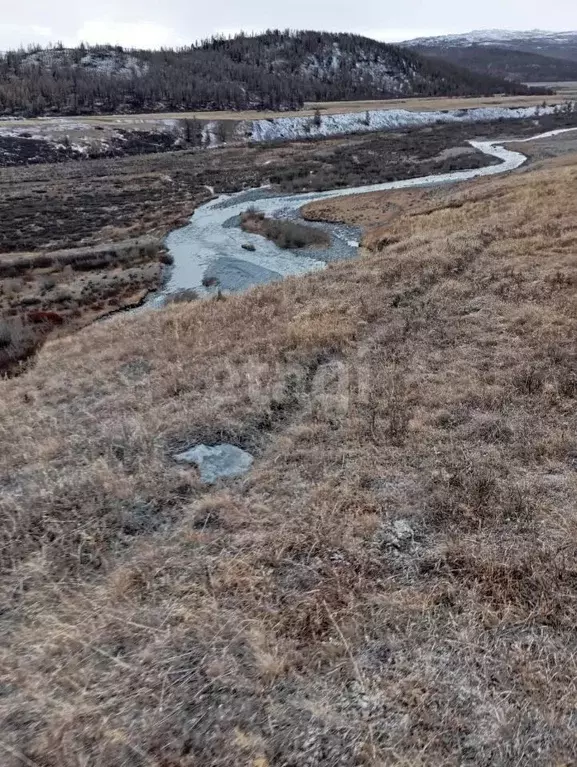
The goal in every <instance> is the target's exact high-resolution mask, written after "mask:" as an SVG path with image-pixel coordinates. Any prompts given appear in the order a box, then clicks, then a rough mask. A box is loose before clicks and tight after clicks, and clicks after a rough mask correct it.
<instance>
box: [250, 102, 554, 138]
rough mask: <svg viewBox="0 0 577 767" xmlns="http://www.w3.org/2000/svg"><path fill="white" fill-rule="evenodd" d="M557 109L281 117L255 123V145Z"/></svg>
mask: <svg viewBox="0 0 577 767" xmlns="http://www.w3.org/2000/svg"><path fill="white" fill-rule="evenodd" d="M556 109H557V107H554V106H551V107H539V106H535V107H518V108H513V109H511V108H509V107H479V108H477V109H456V110H446V111H437V112H411V111H409V110H407V109H377V110H370V111H369V112H368V113H367V112H357V113H349V114H339V115H322V116H321V121H320V125H315V121H314V118H312V117H278V118H276V119H275V120H253V121H252V140H253V141H279V140H283V139H284V140H286V139H299V138H317V137H326V136H338V135H342V134H346V133H370V132H372V131H380V130H397V129H401V128H411V127H418V126H427V125H435V124H437V123H475V122H488V121H491V120H501V119H503V120H522V119H527V118H531V117H538V116H542V115H548V114H554V113H555V110H556Z"/></svg>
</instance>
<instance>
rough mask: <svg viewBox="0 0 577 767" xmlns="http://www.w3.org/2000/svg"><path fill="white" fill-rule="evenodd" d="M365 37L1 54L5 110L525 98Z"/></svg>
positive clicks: (273, 36)
mask: <svg viewBox="0 0 577 767" xmlns="http://www.w3.org/2000/svg"><path fill="white" fill-rule="evenodd" d="M526 92H528V91H527V88H526V87H524V86H522V85H520V84H519V83H512V82H510V81H506V80H504V79H502V78H499V77H495V76H493V75H487V74H484V73H483V74H478V73H474V72H470V71H468V70H466V69H463V68H461V67H458V66H455V65H453V64H451V63H445V62H441V61H437V60H435V61H433V60H431V59H430V58H426V57H423V56H421V55H420V54H419V53H415V52H413V51H410V50H407V49H406V48H400V47H397V46H392V45H387V44H385V43H380V42H377V41H375V40H370V39H369V38H366V37H360V36H358V35H350V34H329V33H326V32H294V33H293V32H279V31H273V32H267V33H265V34H262V35H255V36H245V35H239V36H237V37H234V38H232V39H224V38H216V39H212V40H209V41H206V42H204V43H201V44H200V45H195V46H191V47H190V48H183V49H179V50H177V51H174V50H162V51H147V50H129V51H127V50H123V49H122V48H119V47H111V46H100V47H91V48H86V47H85V46H80V47H78V48H62V47H60V48H53V49H47V50H43V49H41V48H36V49H31V50H28V51H12V52H9V53H6V54H4V55H2V56H0V114H5V115H13V114H27V115H42V114H92V113H105V112H108V113H110V112H112V113H114V112H139V111H158V112H162V111H179V110H208V109H263V108H266V109H277V110H284V109H290V108H294V107H299V106H301V105H302V104H303V102H305V101H337V100H346V99H379V98H397V97H407V96H433V95H436V96H464V95H475V96H485V95H490V94H494V93H512V94H520V93H526Z"/></svg>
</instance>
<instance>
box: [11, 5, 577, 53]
mask: <svg viewBox="0 0 577 767" xmlns="http://www.w3.org/2000/svg"><path fill="white" fill-rule="evenodd" d="M0 1H1V4H2V7H1V13H0V50H6V49H7V48H14V47H17V46H19V45H20V44H24V45H27V44H29V43H36V42H37V43H41V44H43V45H46V44H47V43H48V42H55V41H57V40H62V41H63V42H64V43H65V44H66V45H73V44H76V43H79V42H81V41H84V42H87V43H115V44H120V45H124V46H133V47H160V46H163V45H164V46H178V45H189V44H190V43H192V42H194V41H195V40H198V39H202V38H205V37H209V36H211V35H213V34H217V33H220V32H223V33H225V34H228V33H232V32H237V31H239V30H241V29H243V30H245V31H246V32H251V31H260V30H263V29H266V28H281V29H284V28H287V27H290V28H292V29H328V30H331V31H340V32H345V31H346V32H358V33H360V34H364V35H368V36H370V37H374V38H377V39H379V40H385V41H390V42H395V41H400V40H406V39H410V38H412V37H418V36H424V35H436V34H446V33H451V32H468V31H470V30H472V29H486V28H500V29H533V28H540V29H557V30H569V29H577V0H548V2H543V0H483V1H482V2H477V3H475V2H471V1H470V0H469V1H465V2H463V0H434V2H433V1H432V0H402V1H401V2H387V0H361V2H354V1H352V0H288V1H287V2H278V0H242V1H241V0H214V1H213V2H211V0H160V2H159V0H98V2H79V1H78V0H49V2H46V0H20V2H13V1H11V0H0Z"/></svg>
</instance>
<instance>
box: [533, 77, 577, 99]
mask: <svg viewBox="0 0 577 767" xmlns="http://www.w3.org/2000/svg"><path fill="white" fill-rule="evenodd" d="M528 85H529V83H528ZM530 85H534V86H540V87H544V88H553V89H554V90H556V91H557V95H558V96H559V97H563V98H565V99H569V98H577V82H575V81H573V82H566V83H555V82H550V83H530Z"/></svg>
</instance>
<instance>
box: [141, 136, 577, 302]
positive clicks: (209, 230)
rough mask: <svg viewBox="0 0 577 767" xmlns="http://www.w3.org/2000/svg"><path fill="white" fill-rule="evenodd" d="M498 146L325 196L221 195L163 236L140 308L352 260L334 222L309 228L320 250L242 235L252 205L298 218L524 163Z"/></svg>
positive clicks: (353, 233) (480, 145) (477, 145)
mask: <svg viewBox="0 0 577 767" xmlns="http://www.w3.org/2000/svg"><path fill="white" fill-rule="evenodd" d="M575 130H577V128H564V129H560V130H555V131H549V132H548V133H542V134H539V135H538V136H533V137H531V138H528V139H520V140H514V139H511V140H510V141H509V142H507V143H510V142H512V141H515V143H522V142H527V141H535V140H537V139H543V138H549V137H552V136H556V135H559V134H561V133H567V132H570V131H575ZM503 143H504V142H503V141H502V140H501V142H495V141H470V142H469V144H470V145H471V146H472V147H473V148H474V149H476V150H478V151H480V152H483V153H484V154H486V155H491V156H493V157H496V158H498V159H499V160H500V161H501V162H500V163H499V164H497V165H490V166H487V167H484V168H476V169H474V170H461V171H454V172H451V173H443V174H439V175H433V176H423V177H421V178H413V179H406V180H403V181H393V182H388V183H384V184H374V185H372V186H361V187H354V188H348V189H338V190H334V191H328V192H308V193H305V194H296V195H286V196H283V195H281V196H279V195H273V194H271V193H270V191H268V190H267V189H266V188H263V189H253V190H250V191H247V192H240V193H238V194H233V195H222V196H220V197H218V198H217V199H215V200H212V201H211V202H208V203H206V204H205V205H203V206H201V207H199V208H198V209H197V210H196V211H195V212H194V214H193V216H192V218H191V220H190V223H189V224H188V225H187V226H185V227H183V228H181V229H177V230H175V231H173V232H171V233H170V234H169V235H168V237H167V239H166V246H167V248H168V251H169V253H170V254H171V255H172V257H173V259H174V266H173V267H172V269H171V272H170V275H169V277H168V280H167V282H166V285H165V286H164V288H163V289H162V290H161V291H159V292H158V293H156V294H154V295H153V296H151V298H150V299H149V301H148V302H147V305H148V306H158V305H162V304H163V303H164V300H165V297H166V295H167V294H170V293H174V292H178V291H182V290H187V289H194V290H196V291H197V292H198V293H199V294H201V295H202V294H204V293H207V292H210V291H211V290H214V288H206V287H203V283H204V284H205V285H206V284H207V283H211V282H212V283H213V284H215V285H216V284H218V285H219V286H220V288H222V289H223V290H225V291H238V290H243V289H245V288H248V287H251V286H252V285H257V284H262V283H266V282H273V281H276V280H279V279H282V278H283V277H286V276H288V275H299V274H304V273H306V272H311V271H314V270H317V269H322V268H323V267H325V266H326V264H327V262H329V261H333V260H337V259H343V258H351V257H354V256H355V254H356V249H357V247H358V240H359V239H360V235H361V232H360V230H358V229H355V228H352V227H348V226H342V225H338V224H337V225H333V224H311V225H314V226H318V227H320V228H323V229H325V230H326V231H328V232H329V233H330V234H331V237H332V245H331V246H330V247H329V248H328V249H326V250H321V251H313V250H306V251H300V252H295V251H289V250H281V249H280V248H278V247H277V246H276V245H275V244H274V243H272V242H270V241H269V240H266V239H265V238H264V237H261V236H259V235H254V234H248V233H246V232H244V231H242V230H241V229H240V227H239V226H238V221H239V216H240V214H241V213H243V212H244V211H246V210H247V208H249V207H250V206H251V205H254V206H255V207H257V208H258V210H260V211H262V212H263V213H265V214H266V215H267V216H270V217H272V218H298V217H299V216H300V209H301V208H302V206H303V205H306V204H307V203H310V202H316V201H319V200H330V199H333V198H335V197H342V196H345V195H352V194H364V193H366V192H379V191H386V190H388V189H407V188H413V187H427V186H432V185H437V184H447V183H455V182H459V181H468V180H470V179H473V178H477V177H480V176H495V175H498V174H501V173H506V172H508V171H512V170H515V169H516V168H519V167H520V166H521V165H523V163H525V161H526V160H527V158H526V156H525V155H524V154H522V153H520V152H514V151H512V150H510V149H507V148H506V147H505V146H504V145H503ZM243 245H244V246H245V248H243ZM246 246H248V248H249V250H247V249H246ZM251 248H254V250H252V249H251Z"/></svg>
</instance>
